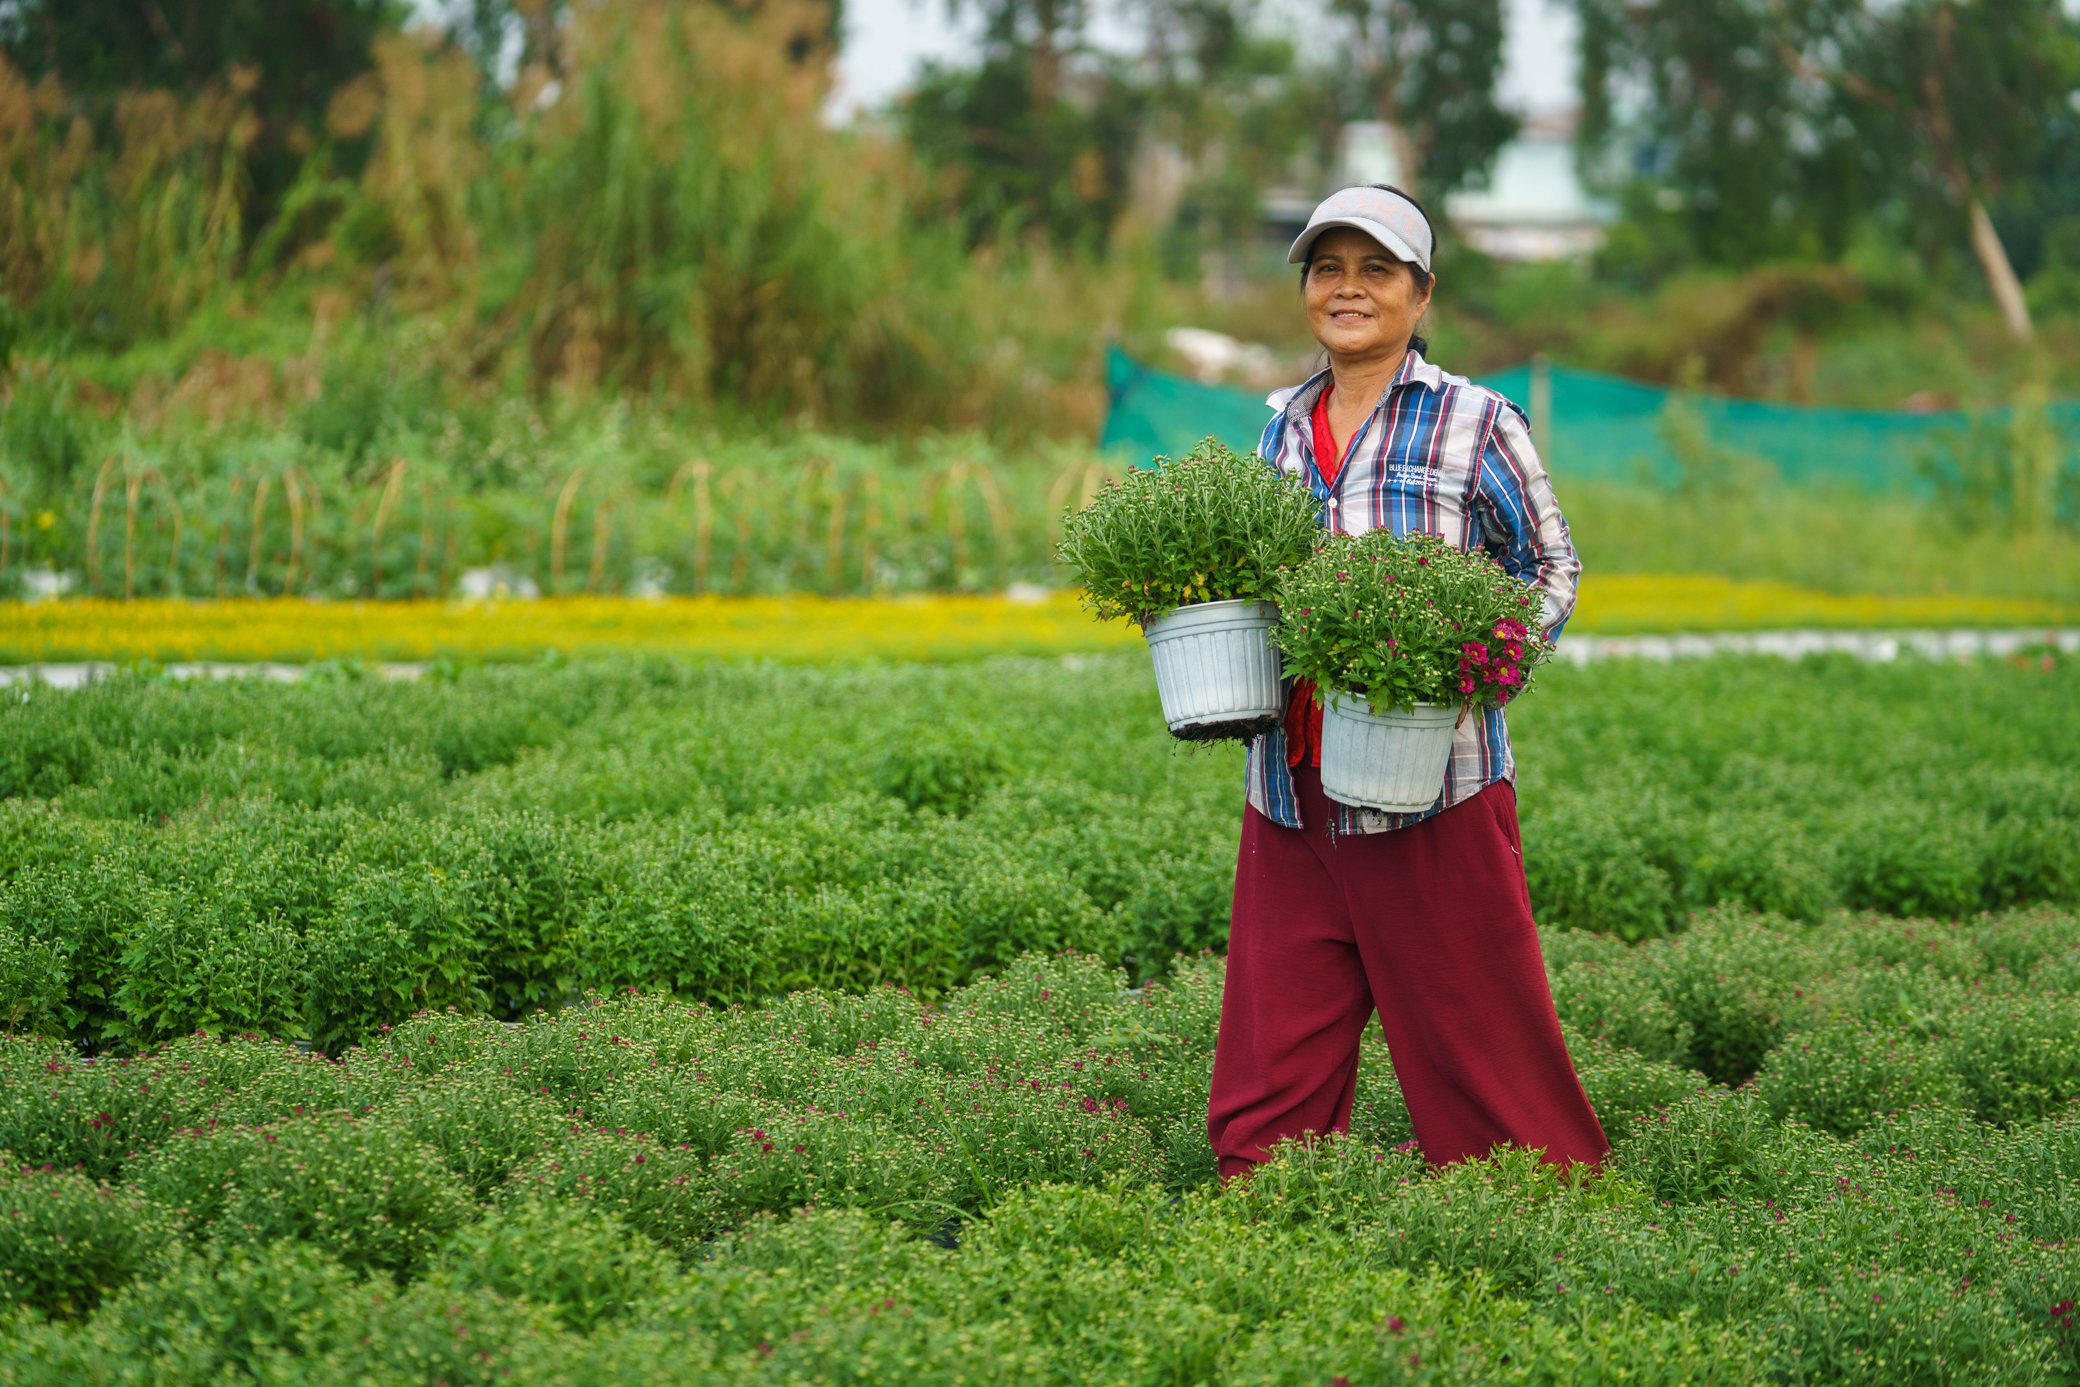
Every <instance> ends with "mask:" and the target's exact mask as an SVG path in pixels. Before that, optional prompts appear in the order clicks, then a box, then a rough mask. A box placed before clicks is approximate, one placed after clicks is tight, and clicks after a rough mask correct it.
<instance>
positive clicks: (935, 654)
mask: <svg viewBox="0 0 2080 1387" xmlns="http://www.w3.org/2000/svg"><path fill="white" fill-rule="evenodd" d="M2073 624H2080V609H2076V608H2074V607H2072V606H2069V605H2065V604H2061V603H2056V602H2046V601H2030V600H2023V599H2005V598H1986V597H1882V596H1874V595H1863V596H1846V597H1845V596H1836V595H1833V594H1829V593H1821V592H1813V591H1810V590H1807V589H1803V588H1796V587H1792V586H1790V585H1788V584H1784V583H1742V582H1736V581H1734V580H1732V579H1727V578H1716V577H1710V576H1699V575H1638V574H1617V575H1611V576H1606V577H1592V578H1591V579H1589V580H1588V581H1587V582H1586V583H1585V584H1584V585H1583V592H1582V603H1581V607H1580V609H1579V610H1578V611H1577V613H1576V615H1575V620H1574V622H1573V624H1572V625H1571V627H1570V628H1569V629H1570V630H1572V631H1594V632H1597V633H1600V634H1605V635H1615V634H1624V633H1634V632H1677V631H1730V630H1766V629H1776V628H1789V627H1831V628H1859V627H1892V628H1899V627H1956V626H2009V627H2013V626H2036V625H2043V626H2056V625H2073ZM1139 643H1140V637H1139V633H1137V632H1136V631H1135V630H1134V629H1133V628H1132V627H1130V626H1128V625H1126V624H1124V623H1121V622H1113V623H1108V624H1100V623H1098V622H1095V621H1093V620H1091V619H1090V617H1089V616H1088V615H1087V614H1086V613H1085V612H1084V611H1083V610H1082V609H1081V608H1080V607H1079V606H1078V605H1077V603H1076V600H1075V598H1074V597H1073V596H1071V595H1069V594H1066V593H1062V594H1054V595H1051V596H1048V597H1044V598H1040V599H1038V600H1030V601H1021V600H1015V599H1012V598H1006V597H963V596H912V597H888V598H824V597H808V596H793V597H672V598H657V599H643V598H622V597H599V598H592V597H581V598H556V599H549V600H544V601H538V602H524V601H504V602H301V601H250V600H234V601H222V602H183V601H137V602H107V601H99V600H92V599H82V600H77V601H59V602H37V603H19V602H10V603H0V664H31V663H37V662H50V661H66V660H113V661H117V662H125V663H127V662H133V661H139V660H156V661H160V662H162V663H166V662H172V661H181V660H224V661H256V660H283V661H305V660H323V659H344V658H359V659H366V660H428V659H434V658H438V657H441V656H448V657H453V658H459V659H480V660H506V659H526V658H530V657H533V656H535V655H538V654H541V653H542V652H544V651H552V650H553V651H559V652H562V653H564V654H569V655H579V654H588V653H596V652H601V651H611V650H654V651H661V652H665V653H670V654H685V655H702V656H711V657H718V658H760V657H762V658H767V659H776V660H799V661H816V662H821V661H829V660H857V659H899V660H942V659H957V658H964V657H972V656H978V655H993V654H1007V653H1023V654H1056V653H1063V652H1068V651H1084V650H1105V649H1112V648H1118V647H1132V646H1136V645H1138V644H1139Z"/></svg>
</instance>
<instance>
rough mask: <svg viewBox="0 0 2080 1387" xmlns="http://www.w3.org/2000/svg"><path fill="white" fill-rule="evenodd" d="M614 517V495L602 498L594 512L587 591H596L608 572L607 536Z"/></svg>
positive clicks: (586, 573)
mask: <svg viewBox="0 0 2080 1387" xmlns="http://www.w3.org/2000/svg"><path fill="white" fill-rule="evenodd" d="M613 518H614V498H613V496H612V495H607V496H603V497H601V498H600V503H599V505H598V506H597V507H595V508H594V510H593V512H592V562H591V564H590V565H588V566H587V567H586V570H585V591H586V592H588V593H596V592H598V591H599V589H600V584H601V582H602V581H603V580H604V579H605V578H606V574H607V536H608V534H609V533H610V530H611V526H612V523H613Z"/></svg>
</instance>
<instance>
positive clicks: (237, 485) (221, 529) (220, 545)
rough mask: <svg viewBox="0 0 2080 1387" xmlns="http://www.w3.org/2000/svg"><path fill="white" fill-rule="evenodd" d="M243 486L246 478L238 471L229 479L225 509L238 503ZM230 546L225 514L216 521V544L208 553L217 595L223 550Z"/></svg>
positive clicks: (220, 590) (221, 580)
mask: <svg viewBox="0 0 2080 1387" xmlns="http://www.w3.org/2000/svg"><path fill="white" fill-rule="evenodd" d="M245 486H246V478H245V474H244V473H243V472H241V473H239V475H237V476H236V477H233V478H232V479H231V495H230V497H229V498H227V499H228V505H227V507H226V509H227V511H228V509H229V506H235V505H237V504H238V493H239V492H241V491H243V490H245ZM230 547H231V521H230V519H229V518H228V515H227V517H226V518H224V519H220V520H219V521H217V546H216V549H215V551H214V552H213V553H212V554H211V555H210V561H209V564H210V583H211V586H212V587H213V588H214V589H215V595H216V596H218V597H222V596H223V595H224V552H225V551H226V550H227V549H229V548H230Z"/></svg>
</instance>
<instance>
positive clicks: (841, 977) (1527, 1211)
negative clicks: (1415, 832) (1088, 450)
mask: <svg viewBox="0 0 2080 1387" xmlns="http://www.w3.org/2000/svg"><path fill="white" fill-rule="evenodd" d="M2073 677H2074V676H2073V672H2072V670H2071V669H2070V668H2066V667H2060V666H2058V665H2057V664H2054V665H2053V666H2052V667H2051V668H2049V669H2044V668H2041V667H2039V666H2036V665H2031V666H2030V667H2028V668H2022V667H2017V666H2014V665H2010V664H2007V663H2004V662H1993V661H1988V662H1982V663H1977V664H1971V665H1961V666H1960V665H1935V664H1926V663H1921V662H1916V661H1908V662H1905V663H1901V664H1897V665H1890V666H1866V665H1861V664H1857V663H1854V662H1850V661H1847V660H1820V661H1808V662H1803V663H1798V664H1785V663H1782V662H1779V661H1775V660H1731V659H1722V660H1709V661H1699V662H1696V663H1692V664H1685V665H1676V666H1650V665H1637V664H1612V665H1602V666H1594V667H1589V668H1582V669H1576V668H1556V669H1552V670H1549V671H1547V672H1546V673H1545V674H1544V675H1542V676H1541V682H1540V686H1539V689H1538V690H1537V691H1536V692H1534V693H1533V694H1532V695H1531V696H1529V697H1528V698H1526V699H1525V700H1524V701H1523V703H1521V704H1520V705H1517V706H1516V707H1514V708H1513V709H1512V711H1511V719H1512V724H1513V727H1514V728H1515V730H1516V734H1517V743H1518V750H1519V755H1520V758H1521V760H1522V764H1523V766H1524V773H1523V776H1522V781H1521V785H1520V795H1521V802H1522V807H1523V813H1524V818H1525V836H1526V856H1527V865H1528V868H1529V871H1530V875H1531V881H1532V889H1533V895H1534V900H1535V902H1536V904H1537V906H1538V908H1539V911H1540V914H1541V918H1542V920H1543V922H1544V924H1545V926H1546V932H1545V942H1546V950H1547V959H1548V964H1549V966H1550V968H1551V970H1552V974H1553V978H1554V986H1555V996H1556V999H1557V1001H1558V1004H1559V1007H1560V1011H1561V1015H1562V1019H1563V1023H1564V1024H1565V1025H1566V1026H1567V1028H1568V1030H1569V1034H1570V1041H1571V1045H1572V1047H1573V1049H1574V1051H1575V1054H1576V1056H1577V1058H1578V1061H1579V1064H1580V1067H1581V1071H1582V1075H1583V1080H1584V1083H1585V1084H1586V1086H1587V1087H1588V1089H1589V1092H1590V1094H1591V1097H1592V1098H1593V1099H1594V1101H1595V1102H1596V1104H1597V1106H1598V1109H1599V1111H1600V1112H1601V1113H1602V1115H1603V1117H1604V1119H1605V1121H1606V1124H1607V1126H1608V1128H1609V1130H1610V1132H1611V1135H1612V1137H1613V1138H1614V1140H1616V1141H1617V1143H1618V1146H1617V1151H1616V1154H1615V1156H1614V1158H1613V1160H1612V1162H1611V1165H1610V1171H1611V1173H1610V1174H1608V1175H1606V1176H1604V1177H1602V1178H1600V1179H1596V1180H1590V1181H1585V1182H1580V1183H1566V1182H1563V1181H1561V1180H1559V1179H1558V1178H1557V1177H1556V1176H1555V1175H1554V1174H1553V1173H1552V1172H1551V1171H1549V1170H1546V1169H1542V1168H1537V1167H1535V1166H1533V1165H1532V1164H1531V1163H1530V1162H1529V1161H1528V1160H1525V1159H1522V1158H1519V1157H1506V1158H1504V1159H1501V1160H1498V1161H1491V1162H1484V1163H1479V1164H1476V1165H1473V1166H1466V1167H1460V1168H1456V1169H1452V1170H1449V1171H1447V1172H1444V1173H1442V1174H1429V1173H1426V1172H1425V1171H1424V1170H1423V1168H1422V1167H1421V1165H1420V1163H1419V1161H1418V1160H1417V1159H1416V1157H1415V1155H1414V1154H1413V1153H1412V1152H1411V1151H1410V1150H1408V1149H1407V1143H1408V1142H1409V1140H1410V1138H1411V1136H1412V1133H1411V1131H1410V1129H1409V1126H1408V1118H1407V1114H1406V1111H1405V1108H1404V1107H1403V1106H1402V1104H1401V1102H1400V1099H1399V1096H1398V1091H1397V1089H1396V1087H1395V1084H1394V1080H1393V1075H1392V1068H1391V1064H1390V1063H1389V1061H1388V1057H1387V1056H1386V1054H1385V1053H1384V1051H1383V1050H1382V1049H1381V1048H1380V1047H1379V1046H1378V1044H1377V1041H1376V1038H1375V1039H1374V1040H1371V1041H1368V1045H1367V1051H1366V1055H1365V1060H1364V1064H1363V1068H1362V1073H1361V1079H1360V1098H1359V1105H1358V1111H1357V1116H1356V1119H1355V1123H1354V1131H1353V1134H1352V1136H1351V1138H1350V1139H1349V1140H1347V1141H1342V1142H1336V1143H1329V1144H1327V1145H1325V1146H1324V1147H1323V1148H1321V1149H1320V1150H1317V1151H1313V1152H1298V1151H1296V1152H1292V1153H1289V1155H1288V1156H1287V1158H1286V1159H1285V1160H1283V1161H1282V1162H1279V1163H1275V1164H1274V1165H1273V1166H1271V1167H1269V1168H1268V1169H1267V1170H1266V1171H1265V1172H1264V1174H1263V1175H1261V1176H1260V1177H1259V1178H1258V1179H1257V1180H1256V1181H1255V1182H1253V1183H1252V1184H1251V1185H1250V1186H1248V1187H1246V1188H1243V1189H1239V1190H1235V1191H1230V1192H1228V1193H1226V1194H1220V1195H1216V1194H1215V1192H1214V1190H1213V1187H1212V1184H1211V1177H1212V1171H1211V1166H1210V1156H1209V1153H1208V1151H1207V1148H1206V1145H1205V1139H1204V1135H1203V1121H1204V1113H1205V1101H1206V1083H1207V1076H1208V1069H1209V1065H1210V1058H1211V1046H1212V1037H1213V1030H1214V1025H1215V1020H1216V1017H1217V1014H1218V1007H1219V996H1220V979H1221V972H1220V964H1219V961H1218V959H1217V958H1215V957H1213V956H1211V955H1210V954H1207V953H1203V952H1200V951H1202V950H1207V949H1213V950H1217V949H1218V948H1219V947H1220V946H1221V943H1222V932H1223V929H1224V926H1225V919H1226V896H1227V891H1228V885H1229V879H1230V877H1229V874H1230V871H1231V868H1232V855H1233V852H1234V848H1235V832H1236V826H1237V822H1238V819H1239V815H1240V812H1241V811H1240V802H1239V799H1240V785H1239V780H1240V774H1239V772H1240V766H1239V756H1238V755H1237V753H1236V751H1235V749H1234V748H1232V747H1222V748H1202V749H1198V750H1196V751H1185V750H1180V749H1178V748H1177V747H1176V746H1175V744H1174V743H1172V741H1171V739H1170V738H1169V737H1168V736H1167V735H1166V733H1165V732H1164V730H1163V726H1162V721H1161V717H1160V714H1159V713H1158V711H1157V709H1156V706H1155V698H1154V693H1153V690H1152V688H1151V687H1150V681H1149V676H1148V670H1147V665H1146V657H1145V656H1142V655H1139V654H1115V655H1098V656H1075V657H1070V658H1067V659H1062V658H1053V659H1033V658H999V659H992V660H985V661H975V662H969V663H965V664H959V665H951V666H938V667H889V666H869V667H855V668H782V667H776V666H753V665H719V666H699V665H690V664H685V663H680V662H676V661H672V660H668V659H666V658H663V657H658V656H651V657H624V658H619V659H612V660H604V661H599V662H552V663H548V664H540V665H528V666H521V665H506V666H486V667H479V668H473V669H457V670H449V669H440V670H437V671H436V672H435V673H434V674H433V675H432V676H431V677H429V678H427V679H424V680H421V681H419V682H417V683H410V684H396V683H388V682H385V681H382V680H379V679H374V678H369V677H364V676H360V675H357V674H356V673H355V672H353V671H352V670H351V669H333V670H322V671H319V672H318V673H317V674H316V675H315V676H314V677H313V678H311V679H310V680H307V681H305V682H302V683H299V684H294V685H288V686H275V685H265V684H260V683H249V682H244V681H233V682H227V683H209V684H181V683H176V682H171V681H164V680H157V679H151V678H143V677H134V676H125V677H119V678H116V679H112V680H110V681H108V682H105V683H101V684H98V685H95V686H91V687H89V688H87V689H85V690H81V691H78V692H73V693H56V692H53V691H48V690H39V689H27V690H19V691H16V693H14V694H13V695H10V696H11V697H14V698H15V699H17V702H16V703H15V704H14V705H13V706H11V707H10V708H9V710H8V715H7V717H6V718H4V719H0V1004H4V1005H5V1006H6V1007H7V1008H8V1011H7V1013H6V1014H5V1015H4V1017H0V1021H4V1023H5V1028H6V1029H7V1030H10V1031H13V1032H15V1033H17V1034H18V1035H21V1036H29V1037H34V1036H37V1035H42V1036H45V1037H48V1038H47V1039H34V1038H27V1039H17V1040H12V1041H0V1152H5V1153H6V1155H5V1156H4V1157H0V1301H4V1302H5V1306H4V1308H0V1382H8V1383H12V1382H51V1383H57V1382H64V1383H73V1382H98V1381H110V1382H113V1381H135V1382H154V1383H158V1382H168V1383H177V1382H187V1381H195V1382H201V1381H204V1380H207V1381H210V1382H212V1383H214V1382H218V1381H223V1380H227V1379H230V1380H241V1379H257V1380H263V1381H286V1380H289V1379H291V1378H294V1379H295V1380H298V1381H316V1382H335V1381H336V1382H349V1381H353V1382H363V1381H386V1382H387V1381H416V1382H433V1381H443V1382H447V1383H461V1382H467V1381H480V1380H482V1381H489V1380H507V1379H510V1378H512V1377H515V1376H517V1377H519V1378H520V1379H522V1380H527V1381H540V1382H551V1381H564V1382H571V1383H594V1382H615V1381H629V1382H648V1381H656V1380H658V1379H659V1378H660V1376H661V1375H668V1376H670V1377H672V1378H673V1379H675V1380H685V1379H688V1378H692V1379H698V1380H704V1381H731V1380H737V1379H743V1380H747V1381H771V1382H781V1381H799V1380H810V1379H813V1380H825V1381H833V1382H838V1381H917V1382H962V1381H966V1382H995V1381H1001V1380H1004V1379H1005V1378H1006V1377H1008V1376H1012V1375H1017V1374H1023V1375H1025V1376H1028V1377H1030V1378H1032V1379H1033V1380H1035V1381H1039V1382H1150V1383H1154V1382H1176V1381H1214V1380H1218V1381H1225V1382H1236V1383H1242V1382H1267V1383H1294V1384H1302V1383H1306V1384H1321V1383H1325V1382H1331V1381H1333V1380H1334V1379H1336V1378H1339V1377H1341V1378H1344V1379H1347V1380H1348V1381H1350V1382H1352V1383H1384V1382H1436V1383H1459V1382H1482V1381H1498V1382H1500V1381H1511V1382H1520V1381H1523V1382H1552V1383H1576V1382H1595V1381H1610V1382H1616V1381H1627V1382H1642V1381H1645V1382H1653V1381H1667V1382H1697V1381H1726V1382H1748V1381H1765V1380H1774V1381H1816V1382H1817V1381H1865V1382H1871V1383H1883V1384H1890V1383H1895V1382H1900V1381H1909V1380H1923V1379H1926V1380H1938V1381H1983V1382H2001V1383H2007V1382H2046V1383H2059V1382H2064V1383H2074V1382H2080V1331H2076V1325H2080V1314H2076V1312H2075V1306H2074V1301H2075V1300H2076V1299H2080V1275H2076V1273H2075V1271H2074V1268H2075V1267H2076V1266H2080V1257H2076V1255H2075V1246H2076V1241H2075V1240H2076V1239H2080V1110H2076V1109H2075V1107H2074V1106H2073V1100H2074V1099H2075V1098H2076V1097H2080V1000H2076V997H2080V917H2076V915H2075V914H2074V913H2073V911H2072V909H2071V906H2072V905H2073V904H2075V903H2080V865H2076V856H2080V855H2076V853H2075V851H2074V849H2075V835H2074V825H2075V823H2076V822H2080V788H2076V787H2080V775H2076V771H2080V766H2076V764H2075V762H2076V761H2080V699H2076V698H2075V697H2074V690H2073V689H2072V687H2071V684H2072V679H2073ZM1720 901H1737V902H1740V903H1742V904H1740V905H1736V906H1728V907H1724V908H1719V909H1711V910H1707V911H1705V913H1703V914H1698V915H1691V914H1690V912H1691V910H1692V909H1693V908H1695V907H1709V906H1712V905H1713V904H1714V903H1716V902H1720ZM1843 906H1847V907H1852V908H1855V909H1857V910H1875V911H1883V912H1885V913H1887V914H1889V915H1896V916H1897V915H1920V916H1930V917H1944V918H1943V919H1940V920H1939V919H1920V920H1897V919H1885V918H1880V917H1879V916H1877V915H1873V914H1844V913H1840V912H1839V911H1838V909H1837V908H1838V907H1843ZM1982 908H1990V909H1993V910H1996V911H1997V912H1998V913H1997V914H1994V915H1988V916H1977V915H1976V912H1978V911H1979V910H1981V909H1982ZM1757 911H1767V912H1773V913H1768V914H1758V913H1756V912H1757ZM1686 917H1687V918H1686ZM1569 926H1584V927H1588V928H1568V927H1569ZM1599 930H1600V931H1604V932H1596V931H1599ZM1670 931H1674V932H1673V933H1671V932H1670ZM1620 936H1637V937H1645V936H1653V937H1650V938H1646V941H1645V942H1643V943H1638V944H1627V943H1625V942H1623V938H1621V937H1620ZM1065 948H1067V949H1073V950H1075V951H1076V952H1075V953H1073V954H1064V953H1062V952H1061V951H1062V950H1063V949H1065ZM1029 950H1041V951H1044V953H1043V955H1042V956H1031V955H1028V954H1027V951H1029ZM1179 951H1184V952H1185V954H1186V956H1185V957H1183V958H1179V957H1177V954H1178V952H1179ZM1114 965H1124V967H1123V968H1116V967H1115V966H1114ZM877 984H889V985H900V987H898V986H877ZM1129 984H1144V985H1142V986H1140V987H1130V986H1129ZM799 987H814V988H818V989H823V990H820V991H816V992H813V993H805V994H798V995H794V996H791V997H788V998H786V999H785V1000H783V1001H777V1002H775V1001H772V1000H770V999H773V998H775V997H777V996H779V995H780V994H782V993H784V992H787V991H788V990H789V989H794V988H799ZM631 989H640V991H637V990H631ZM588 992H591V993H594V994H596V995H593V996H592V997H590V998H589V999H588V998H585V997H584V996H583V995H581V994H585V993H588ZM666 992H676V993H677V994H679V996H678V997H677V998H673V997H669V996H666V995H665V993H666ZM581 1001H582V1002H585V1003H586V1004H584V1005H577V1004H576V1003H579V1002H581ZM736 1002H743V1003H746V1004H747V1005H745V1006H734V1005H720V1004H729V1003H736ZM702 1003H709V1004H718V1005H711V1006H703V1005H701V1004H702ZM544 1007H546V1008H547V1009H546V1010H543V1009H541V1008H544ZM425 1008H431V1014H427V1015H421V1016H418V1017H416V1018H415V1017H414V1013H415V1012H420V1011H421V1010H422V1009H425ZM197 1029H207V1030H209V1031H211V1032H213V1033H218V1034H220V1035H221V1034H222V1033H226V1032H231V1033H236V1032H241V1031H245V1032H252V1033H254V1034H253V1038H248V1039H229V1040H225V1039H204V1038H199V1037H196V1036H195V1035H193V1034H192V1033H193V1032H194V1031H196V1030H197ZM288 1038H301V1039H305V1040H308V1041H315V1043H316V1045H317V1046H318V1048H319V1049H321V1050H324V1051H326V1052H329V1053H331V1054H333V1055H337V1056H340V1058H338V1059H327V1058H324V1057H323V1056H321V1055H319V1054H314V1053H310V1052H307V1051H305V1050H303V1049H301V1048H299V1047H296V1046H292V1045H289V1044H285V1043H283V1041H284V1040H285V1039H288ZM357 1041H359V1042H361V1044H360V1047H359V1048H357V1047H356V1046H355V1042H357ZM82 1049H85V1050H88V1051H95V1052H99V1057H97V1058H94V1059H92V1060H87V1059H84V1058H82Z"/></svg>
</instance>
